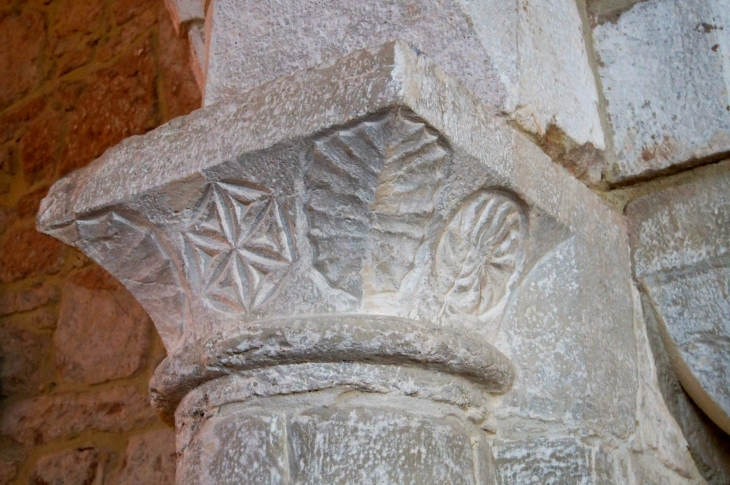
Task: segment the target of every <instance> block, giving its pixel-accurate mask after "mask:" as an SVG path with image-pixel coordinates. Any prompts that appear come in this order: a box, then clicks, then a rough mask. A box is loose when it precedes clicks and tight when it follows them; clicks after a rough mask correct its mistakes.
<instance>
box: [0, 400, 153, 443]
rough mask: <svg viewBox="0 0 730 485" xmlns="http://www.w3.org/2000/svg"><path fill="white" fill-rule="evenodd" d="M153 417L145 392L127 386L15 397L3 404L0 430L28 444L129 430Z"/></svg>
mask: <svg viewBox="0 0 730 485" xmlns="http://www.w3.org/2000/svg"><path fill="white" fill-rule="evenodd" d="M156 421H157V418H156V416H155V413H154V411H153V410H152V408H151V407H150V405H149V402H148V399H147V396H146V395H145V393H142V392H140V391H139V390H138V389H137V388H135V387H132V386H126V387H117V388H113V389H109V390H105V391H96V392H88V393H84V394H75V393H64V394H56V395H45V396H39V397H36V398H33V399H28V400H23V401H16V402H14V403H12V404H10V405H9V406H8V407H6V408H5V410H4V412H3V415H2V418H0V434H2V435H4V436H9V437H11V438H13V439H14V440H16V441H18V442H20V443H22V444H24V445H26V446H31V445H41V444H44V443H48V442H51V441H54V440H58V439H62V438H71V437H74V436H77V435H78V434H80V433H83V432H85V431H111V432H120V431H128V430H131V429H134V428H137V427H142V426H145V425H148V424H151V423H154V422H156ZM48 423H55V425H54V426H48Z"/></svg>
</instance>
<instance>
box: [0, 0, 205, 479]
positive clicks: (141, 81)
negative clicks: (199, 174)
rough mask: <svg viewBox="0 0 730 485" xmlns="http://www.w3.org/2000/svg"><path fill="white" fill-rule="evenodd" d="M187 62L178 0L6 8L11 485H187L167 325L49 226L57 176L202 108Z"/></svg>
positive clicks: (1, 453) (64, 0)
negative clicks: (163, 385)
mask: <svg viewBox="0 0 730 485" xmlns="http://www.w3.org/2000/svg"><path fill="white" fill-rule="evenodd" d="M188 59H189V46H188V45H187V41H186V40H184V39H183V38H179V37H178V36H176V34H175V32H174V30H173V27H172V23H171V22H170V20H169V18H168V13H167V12H166V11H165V8H164V5H163V0H83V1H79V0H8V1H5V2H2V5H0V395H1V398H0V435H1V436H0V485H4V484H11V483H12V484H21V483H22V484H26V483H32V484H69V485H77V484H78V485H81V484H92V483H94V484H97V483H106V484H110V483H111V484H130V483H150V484H151V483H154V484H160V485H164V484H165V483H173V481H174V480H173V476H174V434H173V431H172V430H170V429H169V428H167V427H166V426H165V425H164V424H162V423H161V422H160V421H159V419H158V418H157V417H156V415H155V414H154V412H153V411H152V409H151V408H150V406H149V403H148V398H147V382H148V380H149V377H150V375H151V373H152V372H153V370H154V368H155V367H156V365H157V363H158V362H159V361H160V360H161V359H162V358H163V357H164V354H165V351H164V348H163V346H162V343H161V341H160V339H159V337H158V336H157V334H156V332H155V330H154V327H153V326H152V323H151V322H150V320H149V318H148V317H147V315H146V314H145V313H144V311H143V310H142V309H141V308H140V307H139V306H138V305H137V304H136V302H135V301H134V300H133V299H132V297H131V296H130V295H129V293H128V292H127V291H126V290H125V289H124V288H122V287H121V286H120V285H119V284H118V283H117V282H116V281H115V280H114V279H113V278H111V277H110V276H108V275H107V274H106V273H104V272H103V271H102V270H101V269H100V268H99V267H98V266H96V265H95V264H94V263H93V262H91V261H89V260H88V259H87V258H85V257H84V256H83V255H82V254H81V253H79V252H77V251H74V250H73V249H71V248H69V247H66V246H63V245H62V244H61V243H59V242H57V241H55V240H54V239H51V238H49V237H46V236H43V235H41V234H39V233H38V232H36V230H35V225H34V219H35V214H36V212H37V210H38V204H39V202H40V200H41V199H42V198H43V196H44V195H45V193H46V191H47V190H48V187H49V186H50V185H51V184H53V182H55V181H56V180H57V179H58V178H60V177H62V176H64V175H65V174H67V173H69V172H70V171H72V170H74V169H76V168H79V167H82V166H84V165H86V164H87V163H89V162H90V161H92V160H93V159H94V158H96V157H98V156H99V155H100V154H101V153H102V152H103V151H104V150H106V149H107V148H109V147H111V146H113V145H115V144H116V143H118V142H119V141H120V140H122V139H123V138H125V137H127V136H131V135H135V134H141V133H145V132H146V131H149V130H150V129H152V128H154V127H156V126H158V125H160V124H161V123H164V122H166V121H167V120H169V119H171V118H174V117H176V116H179V115H182V114H186V113H188V112H190V111H192V110H193V109H195V108H197V107H199V105H200V92H199V90H198V87H197V85H196V84H195V81H194V78H193V75H192V71H191V69H190V66H189V62H188Z"/></svg>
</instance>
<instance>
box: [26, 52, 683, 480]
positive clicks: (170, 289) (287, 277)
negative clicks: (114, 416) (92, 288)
mask: <svg viewBox="0 0 730 485" xmlns="http://www.w3.org/2000/svg"><path fill="white" fill-rule="evenodd" d="M38 226H39V228H40V229H41V230H42V231H44V232H46V233H48V234H52V235H54V236H56V237H58V238H59V239H62V240H63V241H65V242H67V243H69V244H73V245H75V246H76V247H78V248H80V249H81V250H83V251H84V252H85V253H86V254H88V255H89V256H91V257H92V258H94V259H95V260H96V261H98V262H99V263H100V264H102V265H103V266H104V267H105V268H106V269H107V270H108V271H109V272H110V273H112V274H113V275H115V276H116V277H117V278H119V280H120V281H121V282H122V283H124V285H125V286H126V287H127V288H128V289H129V290H130V291H131V292H132V293H133V294H134V295H135V296H136V297H137V298H138V299H139V301H140V302H141V303H142V304H143V305H144V307H145V308H146V310H147V311H148V312H149V314H150V316H151V317H152V318H153V320H154V321H155V325H156V326H157V329H158V330H159V333H160V335H161V336H162V338H163V341H164V342H165V345H166V347H167V349H168V357H167V358H166V359H165V361H164V362H163V363H162V364H161V365H160V367H159V368H158V369H157V371H156V374H155V376H154V378H153V380H152V383H151V395H152V400H153V404H154V405H155V407H156V408H157V409H158V411H159V412H160V414H161V416H163V418H164V419H166V420H167V421H168V422H170V423H172V422H173V420H174V423H175V425H176V427H177V437H178V440H177V447H178V455H179V461H178V470H177V471H178V473H177V481H178V483H179V484H186V485H187V484H213V483H239V482H244V483H251V484H256V483H266V484H268V483H283V484H304V483H358V484H360V483H363V484H364V483H398V484H401V483H413V484H425V483H453V484H492V483H495V481H498V482H499V483H530V481H531V480H534V477H536V476H540V477H552V478H550V480H557V481H553V482H550V481H546V482H545V483H595V480H596V477H599V479H600V480H603V483H629V481H628V478H627V476H634V475H636V476H646V477H648V478H647V480H649V481H653V480H656V481H659V480H664V478H666V477H667V476H670V475H669V474H671V473H675V472H674V471H666V470H665V469H663V468H661V466H660V465H657V462H656V459H655V458H654V457H653V455H650V453H649V452H647V453H646V455H643V454H641V456H640V457H638V458H637V456H634V455H631V456H629V454H630V453H635V451H634V450H636V449H637V447H638V445H635V443H637V440H639V439H640V438H638V437H637V436H638V433H639V431H637V427H636V422H637V421H640V420H644V419H645V418H644V416H651V417H652V419H653V420H654V421H649V420H648V418H647V420H646V422H647V426H646V427H645V428H643V429H648V430H650V431H652V432H653V431H654V428H653V426H654V423H655V422H657V423H659V424H658V427H662V426H663V427H665V428H667V429H669V431H668V432H667V433H669V434H670V435H671V432H673V430H674V428H672V427H671V426H669V427H667V426H665V424H666V423H665V422H664V421H662V419H663V417H664V414H662V413H663V412H664V413H666V410H663V408H660V407H659V404H658V402H657V401H655V400H653V396H654V394H651V393H650V392H649V391H651V390H652V389H653V388H652V387H651V386H652V385H655V384H652V382H653V381H651V379H644V380H641V381H639V380H638V379H637V377H638V374H639V373H640V372H641V369H640V368H639V366H640V365H641V364H640V363H637V360H639V357H641V356H645V354H644V353H642V352H644V350H643V349H642V348H640V346H639V345H637V342H643V340H641V339H642V338H645V331H644V330H643V327H641V326H639V325H638V323H637V322H638V321H640V320H641V315H640V310H639V311H638V312H637V311H635V310H636V306H635V305H634V298H633V293H632V284H631V271H630V261H629V249H628V248H629V246H628V237H627V233H626V225H625V222H624V219H623V217H622V216H621V215H620V214H618V213H616V212H613V211H612V210H611V209H609V208H608V207H607V206H605V205H604V204H603V203H602V202H601V201H600V199H599V198H598V197H597V196H596V195H595V194H593V193H592V192H591V191H590V190H588V189H587V188H586V187H585V186H584V185H583V184H581V183H580V182H578V181H577V180H576V179H574V178H573V177H571V176H570V175H569V174H568V173H567V172H566V171H565V170H563V169H562V168H560V167H559V166H557V165H556V164H554V163H552V161H551V160H550V159H549V158H548V157H547V156H546V155H545V154H544V153H543V152H542V151H541V150H540V149H539V148H538V147H537V146H536V145H535V144H534V143H533V142H532V141H531V140H529V139H528V138H526V137H525V136H523V135H521V134H520V133H519V132H517V131H515V130H514V129H513V128H511V127H510V125H509V122H508V120H506V119H503V118H497V117H495V116H494V115H493V112H492V110H491V109H490V108H488V107H485V106H484V105H483V104H482V102H481V101H480V99H479V98H477V97H475V96H474V95H473V94H471V93H470V92H469V91H468V90H467V89H466V88H465V87H464V86H463V85H462V84H461V83H460V82H459V81H456V80H454V79H452V78H451V77H449V76H448V75H447V74H446V73H445V72H444V71H442V70H441V69H440V68H439V67H438V66H436V65H435V64H434V62H433V61H431V60H429V59H428V58H427V57H425V56H424V55H422V54H421V53H420V51H419V50H418V49H416V48H414V47H411V46H410V45H408V44H405V43H401V42H394V43H389V44H385V45H384V46H381V47H377V48H370V49H364V50H359V51H355V52H353V53H351V54H349V55H347V56H345V57H343V58H341V59H339V60H337V61H335V62H333V63H331V64H328V65H324V66H320V67H316V68H312V69H309V70H307V71H300V72H298V73H295V74H293V75H290V76H288V77H283V78H278V79H274V80H272V81H269V82H267V83H265V84H262V85H260V86H258V87H255V88H253V89H251V90H250V91H248V92H246V93H239V94H235V95H230V96H228V97H225V98H224V99H222V100H221V101H219V102H218V103H216V104H212V105H210V106H207V107H205V108H204V109H202V110H199V111H198V112H195V113H193V114H191V115H189V116H186V117H182V118H178V119H176V120H174V121H173V122H171V123H169V124H167V125H165V126H163V127H161V128H159V129H157V130H155V131H153V132H150V133H148V134H147V135H145V136H143V137H132V138H129V139H127V140H125V141H124V142H122V143H121V144H120V145H118V146H117V147H115V148H113V149H111V150H109V151H107V152H106V153H105V154H104V155H103V156H102V157H101V158H100V159H99V160H97V161H96V162H94V163H93V164H91V165H90V166H88V167H86V168H84V169H82V170H80V171H77V172H74V173H73V174H71V175H70V176H69V177H67V178H66V179H63V180H62V181H60V182H59V183H57V184H56V185H55V186H54V187H53V188H52V189H51V191H50V193H49V195H48V197H47V198H46V199H45V200H44V202H43V204H42V207H41V212H40V215H39V218H38ZM642 332H643V333H642ZM498 348H499V350H498ZM637 396H639V397H640V398H641V401H640V402H638V401H637ZM675 426H676V425H675ZM647 436H650V438H651V439H653V441H647V443H648V444H646V443H644V441H642V442H641V443H642V445H641V446H646V447H648V448H646V449H649V448H650V447H653V448H651V449H657V447H659V449H664V442H663V441H662V439H664V438H663V435H662V437H661V438H657V436H658V435H656V434H647ZM671 437H673V438H674V435H671ZM642 439H643V438H642ZM647 440H649V438H647ZM677 443H678V444H677V447H676V448H671V447H670V448H668V449H667V451H666V453H665V455H667V456H669V460H668V462H671V463H672V465H671V466H672V467H673V468H672V470H680V471H679V472H677V473H682V474H684V475H683V476H685V477H687V476H690V474H691V473H693V472H692V470H691V465H687V464H686V462H685V461H683V460H685V458H686V456H685V455H686V450H682V448H681V441H677ZM641 450H642V451H640V452H636V453H643V448H642V449H641ZM675 450H680V451H677V452H676V453H677V454H676V455H672V453H673V452H674V451H675ZM683 453H684V454H683ZM667 466H669V465H667ZM627 470H628V471H627ZM632 470H638V471H632ZM657 470H659V471H657ZM687 470H690V471H687ZM662 473H666V475H662ZM627 474H628V475H627ZM672 476H673V475H672ZM682 480H684V479H677V480H675V481H672V482H671V483H684V482H683V481H682Z"/></svg>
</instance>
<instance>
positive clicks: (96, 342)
mask: <svg viewBox="0 0 730 485" xmlns="http://www.w3.org/2000/svg"><path fill="white" fill-rule="evenodd" d="M151 331H152V322H150V320H149V317H148V316H147V314H146V313H145V312H144V310H143V309H142V307H140V306H139V303H137V302H136V301H135V300H134V298H133V297H132V295H130V294H129V292H128V291H127V290H126V289H125V288H124V287H123V286H122V285H121V284H120V283H119V282H118V281H116V280H114V279H113V278H112V277H111V276H109V274H108V273H106V272H105V271H103V270H102V269H101V268H98V267H96V268H92V269H89V270H85V271H82V272H80V273H78V274H76V275H74V276H73V277H72V278H69V279H68V280H66V283H65V284H64V287H63V294H62V297H61V309H60V315H59V319H58V329H57V330H56V333H55V334H54V342H55V344H56V349H57V352H56V365H57V366H58V367H59V368H60V369H61V371H62V372H63V375H64V376H65V377H67V378H69V379H71V380H74V381H77V382H83V383H85V384H98V383H101V382H106V381H109V380H113V379H119V378H122V377H129V376H131V375H133V374H134V373H135V372H137V371H138V370H139V369H140V368H141V367H142V365H143V364H144V362H145V356H146V354H147V351H148V349H149V346H150V332H151Z"/></svg>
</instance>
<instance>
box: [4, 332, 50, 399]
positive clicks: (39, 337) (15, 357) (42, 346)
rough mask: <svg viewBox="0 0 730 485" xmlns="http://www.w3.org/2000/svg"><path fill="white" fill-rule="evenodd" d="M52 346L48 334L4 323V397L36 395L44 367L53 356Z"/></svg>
mask: <svg viewBox="0 0 730 485" xmlns="http://www.w3.org/2000/svg"><path fill="white" fill-rule="evenodd" d="M50 344H51V336H50V335H48V334H42V333H40V334H39V333H35V332H31V331H28V330H24V329H22V328H18V326H17V325H13V324H10V323H6V322H1V323H0V396H10V395H12V394H15V393H29V392H30V393H32V392H33V391H35V390H36V389H37V387H38V384H39V383H40V379H41V373H40V370H41V369H40V367H41V364H42V363H43V361H44V359H46V358H47V356H48V355H49V353H50V350H51V349H50Z"/></svg>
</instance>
